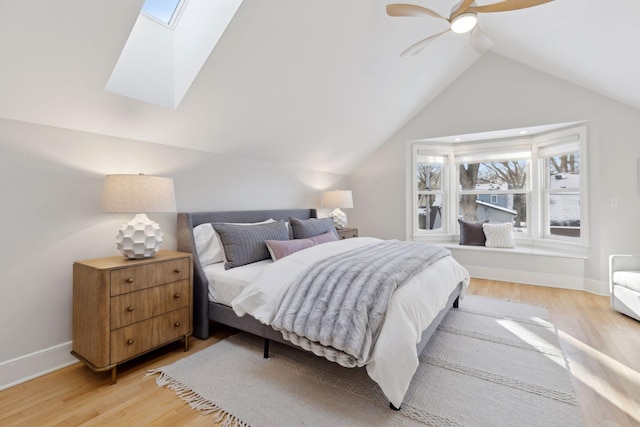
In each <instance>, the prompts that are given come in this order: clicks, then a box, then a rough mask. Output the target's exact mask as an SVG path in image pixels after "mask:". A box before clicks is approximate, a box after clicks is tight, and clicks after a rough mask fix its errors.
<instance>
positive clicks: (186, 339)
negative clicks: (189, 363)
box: [184, 335, 189, 352]
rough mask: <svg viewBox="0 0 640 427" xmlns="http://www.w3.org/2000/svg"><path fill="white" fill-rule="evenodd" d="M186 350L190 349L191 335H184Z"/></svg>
mask: <svg viewBox="0 0 640 427" xmlns="http://www.w3.org/2000/svg"><path fill="white" fill-rule="evenodd" d="M184 351H185V352H187V351H189V335H185V336H184Z"/></svg>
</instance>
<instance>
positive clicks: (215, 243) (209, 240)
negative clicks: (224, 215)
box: [193, 218, 275, 267]
mask: <svg viewBox="0 0 640 427" xmlns="http://www.w3.org/2000/svg"><path fill="white" fill-rule="evenodd" d="M271 222H275V219H273V218H269V219H268V220H266V221H261V222H253V223H231V222H230V223H227V224H235V225H256V224H268V223H271ZM193 238H194V240H195V243H196V251H197V252H198V259H199V260H200V265H201V266H203V267H204V266H206V265H209V264H215V263H217V262H222V261H224V249H223V248H222V243H220V238H219V237H218V233H216V232H215V230H214V229H213V226H212V225H211V224H210V223H205V224H200V225H197V226H195V227H194V228H193Z"/></svg>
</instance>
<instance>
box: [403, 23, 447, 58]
mask: <svg viewBox="0 0 640 427" xmlns="http://www.w3.org/2000/svg"><path fill="white" fill-rule="evenodd" d="M448 31H451V30H449V29H447V30H444V31H443V32H441V33H438V34H434V35H432V36H429V37H427V38H426V39H423V40H420V41H419V42H417V43H414V44H412V45H411V46H409V47H408V48H407V49H405V51H404V52H402V53H401V54H400V56H408V55H417V54H418V53H420V51H421V50H422V49H424V48H425V46H427V45H428V44H429V43H431V42H432V41H434V40H435V39H436V38H438V37H439V36H441V35H443V34H444V33H446V32H448Z"/></svg>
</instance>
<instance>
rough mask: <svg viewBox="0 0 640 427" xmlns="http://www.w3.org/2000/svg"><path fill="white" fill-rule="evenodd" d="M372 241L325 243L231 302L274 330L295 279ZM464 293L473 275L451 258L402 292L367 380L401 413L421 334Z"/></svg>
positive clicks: (268, 272)
mask: <svg viewBox="0 0 640 427" xmlns="http://www.w3.org/2000/svg"><path fill="white" fill-rule="evenodd" d="M380 241H381V240H380V239H375V238H372V237H360V238H356V239H345V240H339V241H336V242H330V243H324V244H321V245H317V246H313V247H311V248H308V249H305V250H302V251H299V252H296V253H294V254H291V255H289V256H287V257H285V258H282V259H280V260H278V261H277V262H274V263H273V264H271V265H268V266H266V267H265V268H264V269H262V271H261V272H260V273H258V275H257V276H256V277H255V279H253V280H252V281H251V282H250V283H249V284H248V285H247V286H246V287H245V288H244V290H243V291H242V292H241V293H240V294H239V295H238V296H237V297H236V298H235V299H234V300H233V301H232V302H231V306H232V307H233V310H234V311H235V312H236V314H237V315H238V316H243V315H245V314H250V315H251V316H253V317H255V318H256V319H258V320H259V321H260V322H262V323H265V324H267V325H271V322H272V321H273V319H274V318H275V316H276V313H277V311H278V308H279V307H280V302H281V301H282V299H283V298H284V296H285V294H286V292H287V290H288V289H289V287H290V286H291V285H292V284H293V281H294V279H295V278H296V277H297V276H298V275H299V274H301V273H302V272H303V271H304V270H305V269H306V268H308V267H309V266H311V265H312V264H314V263H315V262H317V261H319V260H321V259H323V258H326V257H328V256H331V255H335V254H339V253H342V252H345V251H348V250H350V249H354V248H359V247H362V246H365V245H369V244H372V243H376V242H380ZM460 282H462V284H463V293H464V291H465V290H466V288H467V286H468V284H469V273H468V272H467V270H466V269H465V268H464V267H462V266H461V265H460V264H459V263H458V262H457V261H455V260H454V259H453V257H451V256H447V257H445V258H442V259H440V260H438V261H436V262H434V263H433V264H431V265H430V266H429V267H428V268H426V269H425V270H423V271H422V272H420V273H419V274H417V275H416V276H414V277H413V278H411V279H410V280H409V281H408V282H407V283H405V284H404V285H402V286H400V287H399V288H398V289H397V290H396V291H395V293H394V294H393V296H392V297H391V301H390V303H389V309H388V312H387V316H386V319H385V321H384V324H383V326H382V329H381V331H380V335H379V336H378V340H377V341H376V343H375V344H374V346H373V349H372V351H371V356H370V358H369V360H367V361H366V362H365V363H364V365H366V369H367V373H368V375H369V376H370V377H371V378H372V379H373V380H374V381H375V382H376V383H378V385H379V386H380V388H381V390H382V392H383V393H384V394H385V396H387V398H388V399H389V401H390V402H391V403H392V404H393V405H394V406H396V407H400V405H401V404H402V400H403V398H404V395H405V394H406V392H407V389H408V388H409V383H410V381H411V378H412V377H413V374H414V373H415V371H416V369H417V367H418V356H417V354H416V345H417V343H418V342H419V340H420V336H421V334H422V331H424V330H425V329H426V328H427V327H428V326H429V324H430V323H431V322H432V321H433V319H434V318H435V317H436V315H437V314H438V312H439V311H440V310H441V309H442V308H443V307H444V306H445V304H446V302H447V299H448V296H449V294H450V293H451V292H452V291H453V290H454V288H455V287H456V286H457V285H458V283H460Z"/></svg>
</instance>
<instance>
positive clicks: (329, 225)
mask: <svg viewBox="0 0 640 427" xmlns="http://www.w3.org/2000/svg"><path fill="white" fill-rule="evenodd" d="M289 224H291V229H292V230H293V238H294V239H308V238H309V237H314V236H319V235H321V234H324V233H326V232H327V231H331V232H333V233H334V234H335V235H336V237H338V232H337V231H336V227H335V226H334V225H333V219H332V218H321V219H318V218H310V219H298V218H294V217H292V216H290V217H289Z"/></svg>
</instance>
